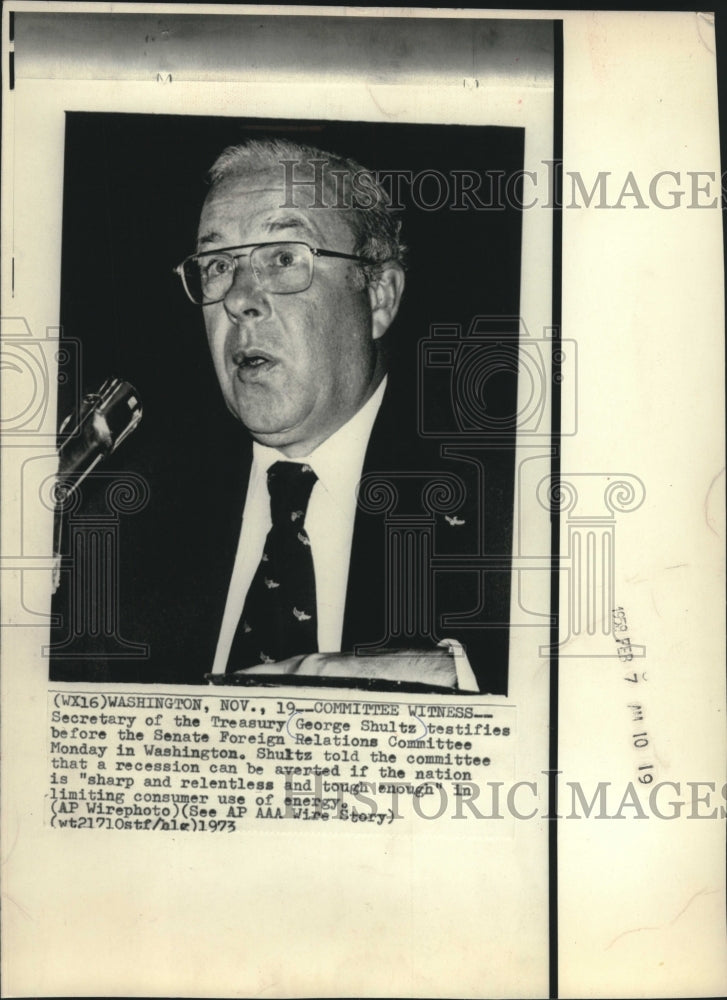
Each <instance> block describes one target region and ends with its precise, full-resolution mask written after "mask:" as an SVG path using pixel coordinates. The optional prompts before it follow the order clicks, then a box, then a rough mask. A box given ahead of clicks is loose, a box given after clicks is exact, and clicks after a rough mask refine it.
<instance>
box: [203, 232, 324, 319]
mask: <svg viewBox="0 0 727 1000" xmlns="http://www.w3.org/2000/svg"><path fill="white" fill-rule="evenodd" d="M247 256H248V254H231V253H209V254H203V255H201V256H199V257H192V258H190V259H189V260H187V261H186V262H185V264H184V278H185V282H186V285H187V289H188V290H189V293H190V296H191V297H192V298H193V299H194V301H195V302H197V303H198V304H200V305H202V304H203V303H205V302H219V301H220V300H221V299H223V298H224V297H225V295H227V293H228V292H229V290H230V288H231V287H232V283H233V281H234V280H235V271H236V269H237V268H238V267H240V266H241V265H240V263H239V261H240V260H241V259H242V258H244V257H247ZM249 257H250V267H251V268H252V270H253V273H254V274H255V277H256V278H257V280H258V282H259V283H260V286H261V287H262V288H263V289H265V290H266V291H268V292H277V293H279V294H285V293H291V292H300V291H303V290H304V289H306V288H307V287H308V285H309V284H310V282H311V278H312V273H313V255H312V253H311V250H310V247H308V246H307V245H306V244H304V243H276V244H272V245H269V246H264V245H263V246H258V247H255V248H254V249H253V250H252V252H251V253H250V254H249Z"/></svg>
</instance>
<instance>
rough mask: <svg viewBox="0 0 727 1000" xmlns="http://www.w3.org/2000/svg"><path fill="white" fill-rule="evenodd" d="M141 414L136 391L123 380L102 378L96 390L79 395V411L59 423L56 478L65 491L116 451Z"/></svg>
mask: <svg viewBox="0 0 727 1000" xmlns="http://www.w3.org/2000/svg"><path fill="white" fill-rule="evenodd" d="M142 414H143V409H142V405H141V401H140V399H139V394H138V393H137V391H136V389H135V388H134V387H133V385H131V384H130V383H129V382H126V381H124V380H123V379H119V378H109V379H106V381H105V382H104V383H103V385H102V386H101V388H100V389H99V390H98V392H93V393H89V394H88V395H86V396H84V397H83V400H82V402H81V407H80V412H79V413H78V414H76V413H71V414H69V416H68V417H66V419H65V420H64V421H63V423H62V424H61V430H60V433H61V435H62V436H63V440H62V443H61V444H60V445H59V448H58V459H59V462H58V479H59V484H61V485H63V486H64V487H65V490H66V493H68V492H70V491H71V490H72V489H73V488H74V487H75V486H77V485H78V484H79V483H80V482H81V480H82V479H83V478H84V476H86V475H87V474H88V473H89V472H90V471H91V469H92V468H93V467H94V466H95V465H96V464H97V463H98V462H99V461H101V459H103V458H105V457H106V456H107V455H111V454H112V453H113V452H114V451H116V449H117V448H118V447H119V445H120V444H121V442H122V441H124V440H126V438H127V437H128V436H129V434H131V433H132V431H134V430H135V429H136V427H138V425H139V421H140V420H141V417H142Z"/></svg>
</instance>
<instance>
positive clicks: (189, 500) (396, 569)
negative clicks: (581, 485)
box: [51, 384, 514, 693]
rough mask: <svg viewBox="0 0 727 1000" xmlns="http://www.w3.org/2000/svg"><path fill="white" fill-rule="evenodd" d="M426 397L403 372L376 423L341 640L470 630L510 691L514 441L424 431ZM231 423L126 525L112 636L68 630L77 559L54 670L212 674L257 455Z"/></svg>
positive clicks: (471, 646)
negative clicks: (408, 387)
mask: <svg viewBox="0 0 727 1000" xmlns="http://www.w3.org/2000/svg"><path fill="white" fill-rule="evenodd" d="M416 407H417V401H416V399H415V398H413V396H412V395H411V394H410V395H409V396H407V395H406V394H405V393H403V394H402V392H401V391H399V390H398V387H397V386H396V385H395V384H390V385H389V387H388V388H387V392H386V393H385V396H384V400H383V403H382V406H381V409H380V411H379V414H378V416H377V419H376V422H375V425H374V428H373V431H372V435H371V439H370V441H369V446H368V449H367V452H366V458H365V462H364V469H363V475H362V481H361V489H360V497H359V507H358V510H357V514H356V521H355V525H354V535H353V545H352V552H351V563H350V569H349V580H348V590H347V596H346V609H345V615H344V627H343V636H342V649H343V650H344V651H353V650H355V651H357V652H361V653H365V652H367V651H369V652H372V651H375V650H377V649H400V648H427V647H432V646H433V645H434V644H436V642H437V641H438V640H439V639H442V638H454V639H458V640H459V641H460V642H461V643H462V644H463V645H464V647H465V649H466V651H467V654H468V656H469V659H470V663H471V665H472V667H473V669H474V671H475V675H476V676H477V679H478V682H479V684H480V688H481V690H483V691H488V692H494V693H505V692H506V690H507V688H506V685H507V657H508V625H507V622H508V614H509V601H510V569H509V561H510V553H511V538H512V496H513V490H512V478H513V464H514V463H513V452H512V449H508V448H503V447H499V448H492V447H490V448H483V446H482V444H480V445H479V446H473V445H470V444H468V443H467V442H466V441H464V440H460V439H458V438H457V437H456V436H452V435H449V436H443V437H440V438H435V439H428V438H424V437H422V436H421V435H420V434H419V432H418V429H417V426H416V419H415V414H416ZM413 418H414V419H413ZM231 423H232V422H230V424H231ZM224 433H225V434H226V435H228V437H227V438H226V439H225V440H222V441H218V447H217V448H212V449H209V448H208V451H209V453H210V457H209V461H208V462H207V465H206V466H205V467H204V468H203V469H201V470H200V469H197V470H195V471H196V472H197V475H196V476H195V477H194V479H190V478H189V470H184V471H185V472H187V478H185V477H179V476H177V477H176V478H175V477H174V476H173V475H169V476H158V477H157V478H156V479H154V480H152V488H151V490H150V493H151V500H150V502H149V504H148V507H147V508H146V509H145V510H144V511H141V512H140V513H139V514H138V515H137V519H138V520H137V523H136V524H132V521H131V518H128V519H127V520H128V523H123V524H119V551H118V567H117V571H118V580H119V585H118V591H117V593H116V594H115V597H114V600H115V601H116V604H117V608H116V611H118V615H117V619H118V620H117V622H116V623H115V625H114V627H113V629H112V630H111V634H103V630H101V633H99V631H98V629H96V634H95V635H91V634H88V632H89V630H88V629H85V630H84V629H83V628H82V629H81V633H82V634H71V633H70V632H69V628H70V622H71V621H72V620H73V619H74V617H75V620H76V621H77V620H78V615H77V614H76V615H75V616H74V613H73V607H72V606H71V604H72V602H73V599H74V598H73V593H74V589H75V590H76V591H77V590H78V588H77V587H76V588H74V587H73V586H72V585H71V577H72V574H73V561H72V560H67V565H66V569H67V572H66V576H67V580H66V584H65V586H64V589H63V591H62V592H61V594H60V595H59V597H58V599H57V600H56V602H55V605H54V611H55V612H56V613H57V614H59V615H60V617H61V624H60V626H59V627H57V628H56V629H54V631H53V633H52V639H53V642H54V643H55V647H56V648H55V652H54V655H53V657H52V661H51V678H52V679H56V680H96V681H101V680H108V681H116V680H118V681H134V682H139V681H142V682H144V681H148V682H152V681H153V682H157V683H159V682H162V683H163V682H166V683H201V682H202V681H203V679H204V674H205V673H206V672H208V671H209V670H210V669H211V665H212V661H213V658H214V652H215V646H216V642H217V637H218V633H219V628H220V624H221V621H222V613H223V610H224V605H225V600H226V597H227V589H228V585H229V580H230V576H231V573H232V567H233V562H234V557H235V552H236V548H237V540H238V535H239V529H240V519H241V512H242V509H243V506H244V502H245V494H246V491H247V482H248V478H249V471H250V464H251V459H252V444H251V441H250V439H249V438H248V437H247V435H246V434H245V433H244V432H243V431H242V429H241V428H240V427H231V426H228V427H226V428H225V432H224ZM220 454H222V455H224V456H225V457H224V459H223V460H222V461H221V460H220ZM230 455H232V456H233V458H230ZM200 461H202V462H204V461H205V458H201V459H200ZM120 474H121V475H123V474H122V473H120ZM155 484H156V486H155ZM99 505H101V506H102V503H101V501H100V500H98V498H97V499H96V503H95V505H94V502H91V503H90V504H88V505H84V506H85V507H86V509H88V510H89V513H88V514H87V515H86V516H87V518H88V519H89V523H91V522H92V519H93V517H94V516H95V515H96V514H97V510H98V507H99ZM83 525H84V522H83V520H81V528H83ZM132 529H133V530H132ZM165 529H166V530H165ZM71 632H72V629H71ZM107 632H108V630H107ZM69 635H70V641H69ZM129 643H136V644H137V645H136V647H134V648H131V647H129V646H128V644H129ZM144 645H146V646H147V647H148V649H147V650H146V651H144V650H143V646H144Z"/></svg>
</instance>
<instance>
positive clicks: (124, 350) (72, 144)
mask: <svg viewBox="0 0 727 1000" xmlns="http://www.w3.org/2000/svg"><path fill="white" fill-rule="evenodd" d="M265 135H274V136H282V137H290V138H293V139H297V140H299V141H301V142H304V143H307V144H310V145H313V146H318V147H320V148H322V149H330V150H332V151H335V152H337V153H342V154H344V155H348V156H352V157H353V158H354V159H357V160H359V161H360V162H361V163H362V164H363V165H364V166H366V167H368V168H371V169H373V170H386V169H400V170H401V169H410V170H412V171H413V173H414V174H416V173H417V172H418V171H420V170H423V169H436V170H439V171H441V172H442V173H444V174H445V175H448V174H449V172H450V171H451V170H453V169H456V170H474V171H478V172H480V173H484V172H485V171H489V172H494V171H502V172H503V173H504V175H505V176H508V175H510V174H512V173H513V172H514V171H516V170H519V169H521V168H522V165H523V144H524V132H523V130H521V129H513V128H497V127H470V126H448V125H447V126H445V125H442V126H434V125H413V124H412V125H401V124H397V125H387V124H380V123H375V124H374V123H340V122H324V123H321V122H304V121H300V120H297V121H295V122H284V121H280V120H277V121H273V122H268V121H263V120H261V119H247V120H245V119H235V118H224V119H220V118H206V117H189V116H164V115H137V114H133V115H132V114H129V115H124V114H108V113H103V114H93V113H80V112H73V113H68V114H67V121H66V153H65V165H64V169H65V174H64V203H63V251H62V283H61V287H62V293H61V296H62V300H61V322H62V326H63V335H64V337H66V338H73V339H76V340H78V341H80V342H81V345H82V348H81V359H82V363H81V374H80V376H79V377H76V378H75V379H71V380H69V381H68V383H67V384H66V385H61V386H60V390H59V400H60V401H59V421H60V419H61V418H62V417H63V416H65V414H66V413H67V412H69V410H70V409H71V408H72V407H73V404H74V396H75V395H77V394H78V391H79V385H81V386H82V389H83V391H86V392H87V391H92V390H95V389H96V388H98V386H99V385H100V384H101V382H103V381H104V379H106V378H107V377H108V376H110V375H112V374H113V375H117V376H119V377H121V378H125V379H128V380H129V381H130V382H131V383H132V384H133V385H134V386H135V388H136V389H137V390H138V393H139V396H140V398H141V400H142V402H143V407H144V418H143V420H142V423H141V425H140V426H139V428H138V429H137V431H136V432H135V433H134V434H133V435H132V436H131V437H130V438H129V439H128V441H126V442H125V443H124V444H123V445H122V446H121V448H120V449H119V451H118V452H116V453H115V454H114V455H113V456H111V457H110V458H109V459H108V460H107V462H106V463H105V464H104V469H105V470H106V471H114V470H122V469H125V470H130V471H134V472H136V473H138V474H140V475H142V476H143V477H144V478H145V479H146V480H147V482H148V484H149V489H150V499H149V503H148V504H147V506H146V507H145V508H144V509H143V510H141V511H139V512H137V513H134V514H129V515H127V516H123V515H122V517H121V518H120V520H119V533H120V557H119V576H118V607H119V625H120V632H121V635H122V636H123V638H124V639H126V640H128V641H132V642H139V643H147V644H148V645H149V647H150V649H149V656H148V657H144V658H136V657H132V658H130V659H125V658H124V657H121V658H116V659H108V658H107V654H108V651H109V650H108V643H107V641H106V639H105V638H104V637H103V636H89V635H86V634H78V635H76V636H74V637H73V641H72V642H71V643H70V644H68V638H69V610H70V608H69V604H68V602H69V599H70V596H69V595H70V590H71V588H70V586H69V584H68V575H67V572H66V574H65V579H64V585H63V586H62V588H61V590H60V591H59V594H58V595H57V599H56V602H55V606H54V611H55V612H56V613H57V614H59V615H60V616H61V618H62V622H61V623H60V624H59V625H58V627H57V628H56V629H55V630H54V632H53V635H52V642H54V643H55V644H56V645H57V644H58V643H60V642H64V641H65V642H66V645H65V646H64V649H63V655H62V656H60V655H59V654H58V652H56V653H55V654H54V655H53V656H52V660H51V677H52V678H53V679H56V680H123V681H134V682H139V681H142V682H143V681H148V682H152V681H153V682H164V681H166V682H182V683H184V682H199V681H200V680H201V678H202V674H203V673H204V672H205V671H206V670H208V669H210V667H211V662H212V656H213V654H214V648H215V644H216V640H217V629H218V627H219V623H220V621H221V614H222V609H223V606H224V599H225V595H226V590H227V583H228V575H227V573H228V570H227V568H222V567H216V566H215V565H213V564H212V562H211V560H212V559H213V553H215V552H218V551H219V546H220V544H224V545H226V546H228V547H229V546H230V545H231V546H233V548H234V546H235V545H236V535H237V530H238V528H239V515H240V512H241V507H240V502H239V481H238V479H237V478H236V474H235V473H236V469H235V454H236V452H237V450H238V449H240V448H241V447H242V433H243V432H242V431H241V429H240V427H239V426H238V425H237V424H236V422H235V420H234V419H233V418H232V417H231V416H230V415H229V414H228V412H227V410H226V409H225V407H224V404H223V402H222V397H221V394H220V391H219V388H218V385H217V381H216V378H215V375H214V372H213V368H212V363H211V360H210V358H209V354H208V350H207V346H206V340H205V336H204V326H203V321H202V315H201V310H200V309H198V308H195V307H194V306H192V304H191V303H189V302H188V300H187V299H186V296H185V295H184V293H183V290H182V287H181V283H180V282H179V279H178V278H177V276H176V275H175V274H173V272H172V268H173V266H174V265H176V264H178V263H179V262H180V261H181V260H182V258H183V257H185V256H186V255H187V254H189V253H191V252H193V250H194V248H195V237H196V227H197V222H198V218H199V211H200V208H201V205H202V202H203V200H204V197H205V194H206V192H207V190H208V188H207V184H206V181H205V175H206V171H207V170H208V169H209V167H210V165H211V164H212V162H213V161H214V159H215V158H216V156H217V155H218V154H219V152H221V150H222V149H223V148H224V147H225V146H226V145H229V144H231V143H236V142H241V141H243V140H244V139H245V138H248V137H250V136H258V137H261V136H265ZM425 191H426V192H427V194H428V195H430V196H431V195H432V191H433V189H432V188H429V187H427V188H425ZM402 193H403V195H404V199H403V200H404V201H405V203H406V202H407V201H408V199H409V186H408V185H406V184H404V185H402ZM403 220H404V237H405V240H406V242H407V244H408V245H409V247H410V254H409V270H408V274H407V288H406V291H405V295H404V299H403V303H402V307H401V310H400V313H399V316H398V318H397V320H396V322H395V324H394V327H393V328H392V330H391V333H390V337H389V339H390V342H391V345H392V368H393V372H392V378H396V379H397V384H398V385H399V386H400V387H401V400H402V412H404V410H407V411H410V412H412V413H413V412H415V410H410V408H411V407H414V406H416V389H417V377H418V376H417V363H418V362H417V346H418V343H419V341H421V340H422V339H425V338H427V337H428V336H429V335H430V327H431V325H432V324H447V325H453V324H459V325H461V327H462V329H463V331H465V332H466V330H467V328H468V327H469V324H470V322H471V320H472V319H473V317H475V316H478V315H489V316H496V317H502V318H503V324H504V326H507V324H506V323H505V320H506V318H507V317H512V316H516V315H517V314H518V307H519V286H520V243H521V219H520V212H519V211H518V210H517V209H516V208H506V209H500V210H488V211H475V210H472V209H470V210H467V211H451V210H449V209H448V208H443V209H441V210H434V211H426V210H423V209H421V208H417V207H416V206H414V205H412V204H411V203H408V204H407V205H406V211H405V212H404V216H403ZM510 326H511V327H512V324H510ZM423 386H424V392H425V395H426V381H425V382H424V383H423ZM494 389H495V396H494V397H493V405H494V406H495V407H496V408H499V409H500V410H501V411H502V412H505V413H507V412H514V395H513V394H514V392H515V391H516V386H515V380H514V379H513V378H508V377H507V376H504V377H503V378H502V380H501V383H500V385H499V387H497V386H495V387H494ZM498 393H499V396H498ZM425 402H426V400H425ZM447 439H448V440H451V436H448V438H447ZM442 440H444V438H443V439H442ZM501 443H502V445H503V447H501V448H499V449H498V450H497V452H496V454H493V456H492V457H493V461H492V463H491V467H492V469H493V477H494V480H496V481H497V496H498V508H499V510H498V515H497V517H496V518H495V517H488V518H487V523H488V528H489V529H490V530H489V531H488V537H489V545H490V547H491V549H490V550H491V551H493V552H497V553H507V554H509V553H510V551H511V544H512V517H511V513H512V475H513V469H514V437H513V436H511V437H510V438H508V439H504V440H503V441H502V442H501ZM104 485H105V484H104V483H101V482H93V481H87V482H86V483H85V484H84V486H83V508H82V512H83V513H86V512H87V513H88V514H89V516H91V515H93V514H94V513H96V512H99V511H104V510H105V509H106V508H105V507H104V498H103V486H104ZM77 513H78V512H77ZM486 516H487V515H486ZM235 518H236V521H235ZM68 568H69V565H68V564H67V565H66V566H65V569H66V571H67V570H68ZM210 580H216V581H217V582H215V583H214V584H210V583H209V581H210ZM202 581H204V584H202ZM498 595H499V596H498V599H497V604H498V608H499V611H498V616H499V618H500V620H502V617H501V616H502V612H503V610H504V612H505V614H507V610H508V609H509V577H508V579H507V581H505V579H504V575H503V579H502V580H501V581H500V582H499V583H498ZM210 622H214V626H213V627H211V626H210ZM81 632H83V629H81ZM113 645H114V644H113V643H112V646H113ZM506 655H507V647H506V644H505V646H504V647H501V649H500V654H499V658H500V660H501V663H500V666H499V668H498V670H499V676H500V684H501V687H502V690H503V691H504V690H505V685H506V676H507V662H506Z"/></svg>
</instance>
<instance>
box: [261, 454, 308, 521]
mask: <svg viewBox="0 0 727 1000" xmlns="http://www.w3.org/2000/svg"><path fill="white" fill-rule="evenodd" d="M317 479H318V476H317V475H316V474H315V472H314V471H313V469H311V467H310V465H301V464H300V463H299V462H275V463H274V464H273V465H271V466H270V468H269V469H268V492H269V494H270V514H271V517H272V521H273V524H275V525H278V526H280V527H283V526H284V525H295V524H297V525H298V528H302V527H303V522H304V521H305V514H306V511H307V510H308V501H309V500H310V495H311V491H312V490H313V487H314V486H315V484H316V481H317Z"/></svg>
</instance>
